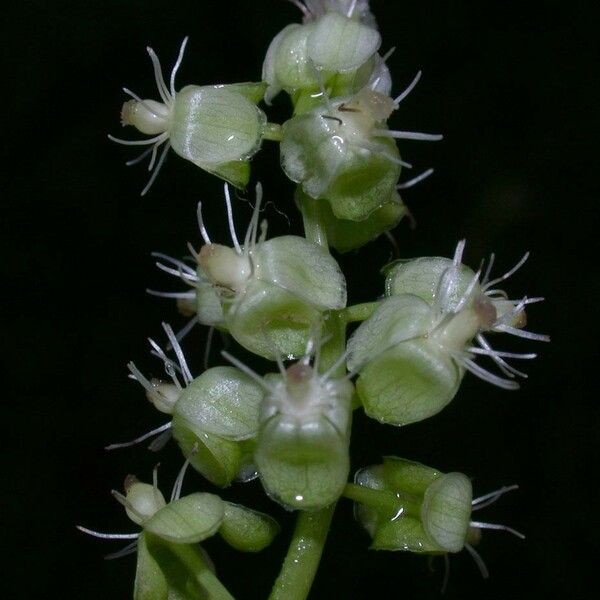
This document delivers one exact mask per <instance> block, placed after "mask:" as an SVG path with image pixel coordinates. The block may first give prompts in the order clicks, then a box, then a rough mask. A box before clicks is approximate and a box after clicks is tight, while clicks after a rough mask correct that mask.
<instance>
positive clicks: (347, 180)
mask: <svg viewBox="0 0 600 600" xmlns="http://www.w3.org/2000/svg"><path fill="white" fill-rule="evenodd" d="M377 144H378V146H380V147H381V150H380V151H371V152H369V154H368V156H363V155H361V154H360V153H356V154H352V156H351V159H350V160H347V161H346V162H345V163H344V164H343V166H342V167H341V168H340V169H339V171H338V173H337V176H336V178H335V180H334V181H333V182H332V185H331V187H330V188H329V189H328V190H327V192H325V194H324V195H325V197H326V198H327V200H328V201H329V203H330V204H331V209H332V211H333V213H334V215H335V216H336V217H338V218H339V219H347V220H350V221H364V220H365V219H366V218H367V217H368V216H369V215H370V214H371V213H372V212H374V211H375V210H377V209H378V208H380V207H381V206H383V205H384V204H385V203H386V202H388V201H389V198H391V197H392V194H393V193H394V192H395V191H396V185H397V184H398V179H399V178H400V165H398V164H396V163H394V162H392V161H391V160H390V159H389V158H388V157H394V158H399V157H400V153H399V152H398V148H397V146H396V143H395V142H394V141H393V140H390V139H386V138H381V139H378V140H377Z"/></svg>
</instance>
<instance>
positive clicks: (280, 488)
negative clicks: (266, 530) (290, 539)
mask: <svg viewBox="0 0 600 600" xmlns="http://www.w3.org/2000/svg"><path fill="white" fill-rule="evenodd" d="M267 381H268V383H269V385H270V388H271V392H270V393H269V394H268V395H267V397H266V398H265V400H264V401H263V404H262V406H261V415H260V430H259V434H258V438H257V447H256V451H255V454H254V458H255V461H256V465H257V468H258V472H259V476H260V480H261V482H262V484H263V486H264V488H265V490H266V492H267V493H268V494H269V495H270V496H271V497H273V498H274V499H275V500H277V501H278V502H279V503H281V504H282V505H283V506H285V507H286V508H288V509H290V510H292V509H302V510H317V509H319V508H323V507H324V506H327V505H329V504H331V503H332V502H335V501H336V500H337V498H338V497H339V496H340V494H341V492H342V490H343V488H344V485H345V483H346V480H347V477H348V469H349V456H348V446H349V443H350V423H351V416H352V409H351V397H352V391H353V387H352V384H351V383H350V382H349V381H348V380H347V379H340V380H336V379H328V378H326V377H324V376H319V375H318V374H317V372H316V371H315V370H314V369H313V368H312V367H311V366H309V365H308V364H307V362H306V361H301V362H298V363H295V364H294V365H292V366H291V367H289V368H288V369H287V370H286V371H285V373H284V374H283V375H270V376H268V377H267Z"/></svg>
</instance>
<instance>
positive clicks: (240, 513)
mask: <svg viewBox="0 0 600 600" xmlns="http://www.w3.org/2000/svg"><path fill="white" fill-rule="evenodd" d="M278 533H279V525H278V524H277V521H275V519H273V518H272V517H270V516H269V515H266V514H264V513H261V512H258V511H255V510H251V509H249V508H246V507H245V506H241V505H239V504H233V503H232V502H225V514H224V516H223V522H222V523H221V527H220V528H219V535H221V536H222V537H223V539H224V540H225V541H226V542H227V543H228V544H229V545H230V546H232V547H233V548H235V549H236V550H240V551H242V552H260V551H261V550H262V549H263V548H266V547H267V546H268V545H270V544H271V542H272V541H273V539H274V538H275V536H276V535H277V534H278Z"/></svg>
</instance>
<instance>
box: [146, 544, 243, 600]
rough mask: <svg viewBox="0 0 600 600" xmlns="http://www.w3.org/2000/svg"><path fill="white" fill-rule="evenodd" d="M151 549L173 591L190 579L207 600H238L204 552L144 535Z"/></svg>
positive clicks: (195, 547)
mask: <svg viewBox="0 0 600 600" xmlns="http://www.w3.org/2000/svg"><path fill="white" fill-rule="evenodd" d="M144 536H145V538H146V543H147V545H148V549H149V550H150V552H151V554H152V556H153V557H154V559H155V560H156V561H157V562H158V564H159V565H161V568H162V569H163V573H164V575H165V577H166V578H167V580H168V581H169V579H171V581H170V587H174V588H177V587H178V586H179V587H182V586H184V587H185V581H186V578H187V577H191V578H192V579H193V580H194V581H195V582H196V583H197V584H198V586H199V587H200V591H201V592H204V595H203V596H202V597H203V598H205V599H206V600H235V598H234V597H233V596H232V595H231V594H230V593H229V592H228V591H227V588H226V587H225V586H224V585H223V584H222V583H221V582H220V581H219V578H218V577H217V576H216V575H215V574H214V573H213V571H212V569H211V567H210V566H209V564H208V562H207V561H206V559H205V557H204V555H203V554H202V552H201V549H200V547H198V546H195V545H193V544H174V543H169V542H165V540H163V539H162V538H159V537H158V536H156V535H152V534H149V533H148V532H144Z"/></svg>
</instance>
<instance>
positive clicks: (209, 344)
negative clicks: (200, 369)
mask: <svg viewBox="0 0 600 600" xmlns="http://www.w3.org/2000/svg"><path fill="white" fill-rule="evenodd" d="M214 334H215V328H214V327H209V329H208V335H207V336H206V346H205V348H204V360H203V366H204V370H205V371H206V369H208V359H209V358H210V349H211V347H212V341H213V336H214Z"/></svg>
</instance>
